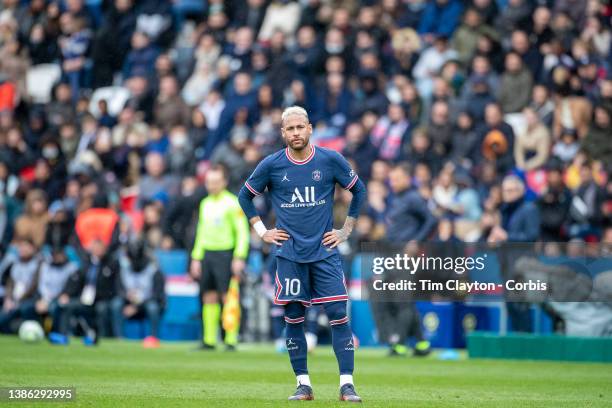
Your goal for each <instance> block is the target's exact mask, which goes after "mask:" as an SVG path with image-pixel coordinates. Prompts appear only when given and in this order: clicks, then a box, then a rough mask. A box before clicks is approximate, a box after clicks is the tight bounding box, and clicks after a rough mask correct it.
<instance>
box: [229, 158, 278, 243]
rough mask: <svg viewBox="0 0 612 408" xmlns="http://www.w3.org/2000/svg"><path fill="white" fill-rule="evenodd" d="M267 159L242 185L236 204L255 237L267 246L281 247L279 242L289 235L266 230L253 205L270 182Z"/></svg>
mask: <svg viewBox="0 0 612 408" xmlns="http://www.w3.org/2000/svg"><path fill="white" fill-rule="evenodd" d="M269 167H270V166H269V161H268V158H266V159H263V160H262V161H261V162H260V163H259V165H257V168H256V169H255V171H254V172H253V174H251V176H250V177H249V178H248V179H247V181H246V182H245V183H244V186H242V188H241V189H240V193H238V202H239V203H240V206H241V207H242V211H244V213H245V214H246V216H247V218H248V219H249V223H250V224H251V225H252V226H253V228H254V229H255V232H257V235H259V236H260V237H261V239H263V241H264V242H267V243H268V244H276V245H282V242H281V241H286V240H288V239H289V234H287V232H286V231H283V230H281V229H276V228H274V229H270V230H269V229H267V228H266V226H265V225H264V223H263V221H262V220H261V218H260V217H259V215H258V214H257V209H256V208H255V205H254V204H253V198H255V197H257V196H259V195H261V194H263V191H264V190H265V189H266V187H267V186H268V184H269V182H270V168H269Z"/></svg>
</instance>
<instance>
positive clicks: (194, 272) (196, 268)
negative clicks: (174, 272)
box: [189, 259, 202, 279]
mask: <svg viewBox="0 0 612 408" xmlns="http://www.w3.org/2000/svg"><path fill="white" fill-rule="evenodd" d="M189 275H190V276H191V277H192V278H193V279H200V276H202V263H201V262H200V261H198V260H197V259H192V260H191V265H189Z"/></svg>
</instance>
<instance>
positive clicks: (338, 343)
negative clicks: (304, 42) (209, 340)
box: [238, 106, 366, 402]
mask: <svg viewBox="0 0 612 408" xmlns="http://www.w3.org/2000/svg"><path fill="white" fill-rule="evenodd" d="M281 121H282V124H281V133H282V137H283V140H284V141H285V143H286V144H287V148H286V149H283V150H280V151H278V152H276V153H274V154H271V155H269V156H267V157H266V158H264V159H263V160H262V161H261V163H259V165H258V166H257V168H256V169H255V171H254V172H253V174H252V175H251V176H250V177H249V179H248V180H247V181H246V183H245V185H244V187H242V189H241V190H240V194H239V196H238V199H239V201H240V205H241V206H242V208H243V210H244V212H245V214H246V215H247V217H248V218H249V222H250V223H251V225H252V226H253V228H254V229H255V231H256V232H257V234H258V235H259V236H260V237H262V239H263V240H264V241H265V242H267V243H270V244H275V245H276V248H277V249H276V260H277V270H276V276H275V281H276V291H275V298H274V303H276V304H279V305H283V306H284V308H285V322H286V323H287V340H286V344H287V350H288V352H289V358H290V360H291V365H292V367H293V371H294V372H295V375H296V377H297V389H296V391H295V393H294V394H293V395H292V396H290V397H289V400H312V399H314V395H313V391H312V386H311V383H310V378H309V376H308V368H307V362H306V359H307V345H306V338H305V335H304V315H305V311H306V307H307V306H310V305H317V304H321V305H323V307H324V309H325V312H326V313H327V316H328V318H329V323H330V325H331V330H332V341H333V348H334V352H335V354H336V358H337V360H338V366H339V369H340V400H342V401H352V402H360V401H361V398H360V397H359V396H358V395H357V393H356V392H355V387H354V385H353V366H354V350H355V348H354V344H353V335H352V331H351V328H350V325H349V323H348V316H347V300H348V294H347V290H346V285H345V281H344V273H343V271H342V262H341V260H340V256H339V254H338V250H337V246H338V244H340V243H342V242H344V241H346V240H347V238H348V236H349V235H350V233H351V231H352V230H353V227H354V225H355V220H356V218H357V216H358V214H359V208H360V206H361V205H362V204H363V202H364V200H365V195H366V194H365V187H364V185H363V183H362V182H361V181H360V180H359V178H358V177H357V175H356V174H355V172H354V171H353V170H352V169H351V167H350V166H349V164H348V162H347V161H346V160H345V159H344V158H343V157H342V156H341V155H340V154H339V153H337V152H335V151H332V150H328V149H324V148H321V147H315V146H314V145H312V144H311V143H310V136H311V134H312V125H311V124H310V122H309V120H308V113H307V112H306V110H304V109H303V108H301V107H299V106H292V107H289V108H287V109H285V111H284V112H283V114H282V117H281ZM336 183H338V184H340V185H341V186H342V187H343V188H345V189H347V190H350V191H351V192H352V193H353V199H352V201H351V205H350V208H349V212H348V216H347V218H346V221H345V223H344V226H343V227H342V229H339V230H337V229H332V223H333V216H332V215H333V214H332V212H333V198H334V190H335V186H336ZM266 188H267V189H268V192H269V194H270V198H271V201H272V206H273V208H274V211H275V213H276V227H275V228H272V229H269V230H268V229H267V228H266V227H265V226H264V224H263V222H262V221H261V219H260V218H259V216H258V215H257V212H256V210H255V206H254V205H253V203H252V199H253V197H255V196H259V195H261V194H262V193H263V192H264V190H265V189H266Z"/></svg>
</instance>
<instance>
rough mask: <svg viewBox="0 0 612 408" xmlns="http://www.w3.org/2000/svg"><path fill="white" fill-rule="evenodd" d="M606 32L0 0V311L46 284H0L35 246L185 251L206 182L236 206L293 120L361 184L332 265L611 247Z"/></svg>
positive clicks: (480, 18) (529, 20)
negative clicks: (448, 245) (352, 219)
mask: <svg viewBox="0 0 612 408" xmlns="http://www.w3.org/2000/svg"><path fill="white" fill-rule="evenodd" d="M611 23H612V7H611V6H610V5H609V4H608V2H606V1H599V0H556V1H554V0H404V1H400V0H383V1H382V2H375V1H353V0H344V1H335V0H302V1H299V2H298V1H288V0H280V1H276V0H274V1H267V0H237V1H220V0H209V1H206V2H205V1H190V0H176V1H172V2H171V1H168V0H114V1H110V0H108V1H107V0H104V1H85V0H65V1H49V0H32V1H19V0H3V1H2V2H1V4H0V244H1V245H0V253H2V254H6V255H4V257H3V258H4V261H3V263H2V265H3V266H2V268H3V270H2V271H0V274H2V276H3V279H2V286H1V287H4V286H6V285H7V284H10V286H11V295H12V296H11V297H14V295H16V294H17V293H16V292H19V294H20V297H14V298H13V299H10V297H9V296H6V297H5V300H4V304H3V311H2V313H3V314H4V315H6V314H7V313H8V312H9V311H11V310H14V309H15V308H16V307H18V306H19V304H20V303H23V302H24V301H26V300H28V299H30V300H32V301H33V300H34V299H39V298H45V299H46V296H47V294H46V293H45V291H52V292H53V293H56V294H59V293H60V292H61V291H62V289H57V290H56V289H55V287H56V286H61V285H59V284H57V283H56V284H51V283H49V282H46V283H45V282H43V281H42V277H43V274H41V275H40V276H41V278H40V279H41V280H40V281H39V282H38V283H36V282H34V281H32V279H33V276H35V275H33V274H30V273H28V272H27V271H30V270H31V268H28V267H27V265H26V266H24V265H22V266H23V269H24V270H26V272H25V273H24V276H27V277H29V278H24V281H23V282H9V281H10V280H11V279H9V276H10V273H9V274H7V273H4V272H5V270H6V269H7V268H8V266H7V265H13V268H14V264H15V263H21V264H28V263H29V262H30V260H32V259H38V255H37V254H42V253H43V252H44V253H46V254H53V255H52V256H51V257H50V258H49V259H47V260H46V261H45V262H47V263H48V264H50V265H52V266H53V265H55V266H57V265H61V264H62V262H64V263H65V262H66V261H65V259H64V258H66V256H65V254H63V252H64V248H66V247H70V248H76V249H75V250H76V252H77V253H78V255H79V256H81V257H82V259H94V258H96V259H97V257H100V258H103V257H104V256H105V255H104V254H106V253H111V254H113V253H119V252H120V249H121V248H122V247H123V246H126V245H127V243H128V241H129V240H130V237H132V236H136V235H138V236H140V237H141V239H142V240H143V241H144V242H145V243H146V245H147V246H148V247H149V248H153V249H185V250H186V251H190V250H191V246H192V245H193V237H194V233H195V231H194V229H195V225H196V220H197V211H198V204H199V202H200V200H201V199H202V198H203V197H204V196H205V194H206V192H205V191H204V188H203V180H204V179H205V175H206V170H207V169H208V167H210V166H211V165H212V164H217V163H220V164H223V165H225V166H226V167H227V168H228V169H229V190H230V191H232V192H234V193H237V192H238V190H239V189H240V188H241V187H242V185H243V183H244V180H245V179H246V178H247V177H248V175H249V174H250V173H251V172H252V171H253V170H254V168H255V166H256V165H257V163H258V162H259V161H260V160H261V159H262V158H263V157H264V156H265V155H267V154H269V153H271V152H274V151H276V150H278V149H280V148H282V147H283V144H282V140H281V138H280V117H281V112H282V110H283V108H285V107H287V106H291V105H300V106H303V107H304V108H306V110H307V111H308V113H309V115H310V120H311V122H312V123H313V126H314V133H313V136H312V140H313V141H314V142H315V144H317V145H319V146H324V147H328V148H331V149H335V150H338V151H340V152H342V153H343V155H344V156H345V157H346V158H347V159H349V160H350V161H351V163H352V165H353V166H354V169H355V170H356V172H357V174H359V176H360V178H361V179H362V180H363V181H364V183H366V186H367V191H368V201H367V205H366V206H365V207H366V208H365V209H364V211H363V213H362V215H361V216H360V218H359V220H358V224H357V227H356V230H355V232H354V234H353V238H352V240H351V241H350V242H351V247H350V248H349V249H348V250H347V251H345V253H350V252H351V251H352V252H355V251H358V249H359V244H360V243H361V242H369V241H378V240H389V241H393V242H408V241H412V240H426V239H437V240H443V241H447V240H458V241H469V242H478V241H480V242H487V241H488V242H502V241H524V242H532V241H537V240H545V241H559V242H566V241H580V242H608V243H609V242H612V223H611V221H612V177H611V176H612V31H611ZM54 67H55V69H56V71H57V72H56V71H54V70H53V68H54ZM43 69H46V71H45V70H43ZM36 72H49V73H53V72H56V73H57V75H56V76H57V81H55V82H54V83H52V87H51V88H50V89H49V94H48V95H45V94H44V92H41V87H43V85H42V84H43V82H45V79H47V80H48V77H44V76H43V77H41V76H38V77H37V76H35V75H34V74H35V73H36ZM33 78H38V79H37V81H40V82H34V83H33V82H32V81H34V79H33ZM41 93H42V95H41ZM258 200H259V201H256V205H257V207H258V210H259V211H260V213H262V214H266V213H268V212H269V203H267V202H266V201H265V198H263V197H259V198H258ZM349 202H350V193H347V192H345V191H338V194H337V199H336V211H335V216H336V217H337V220H338V222H339V223H341V222H342V221H343V220H344V217H345V215H346V211H347V207H348V203H349ZM92 211H93V213H92ZM92 214H94V215H95V216H93V217H92ZM270 217H271V216H270V215H268V218H267V219H266V225H273V221H272V219H271V218H270ZM92 219H93V220H94V221H92ZM115 226H117V227H116V228H115ZM92 234H93V235H96V236H94V237H92V236H91V235H92ZM98 234H99V236H98ZM96 237H98V238H100V240H97V239H96ZM92 240H93V241H94V242H96V243H98V244H100V245H99V246H100V247H99V248H98V247H97V245H85V243H89V242H90V241H92ZM251 241H252V242H251V245H252V248H253V249H254V250H257V251H261V250H262V245H261V241H260V240H259V239H258V237H257V236H256V235H255V234H253V236H252V240H251ZM11 246H12V247H14V248H18V249H9V248H10V247H11ZM44 248H47V251H46V252H45V251H44V250H43V249H44ZM83 248H87V249H86V250H84V249H83ZM96 251H98V252H99V253H96V254H93V253H92V252H96ZM263 251H264V252H266V251H267V249H266V248H263ZM266 253H267V252H266ZM56 258H57V259H56ZM108 262H109V263H112V262H118V261H116V260H115V259H113V260H108ZM84 264H85V265H87V262H84ZM110 268H111V269H113V268H114V267H112V266H111V267H110ZM79 273H80V275H79V276H80V277H81V279H82V280H83V282H80V285H81V286H87V270H86V268H85V269H84V270H83V271H81V272H79ZM60 275H61V276H63V278H61V279H64V280H65V281H68V280H69V279H70V278H69V277H68V276H72V275H70V274H69V273H66V274H60V273H58V274H57V276H58V279H60V278H59V276H60ZM36 276H37V275H36ZM151 276H154V274H152V275H151ZM28 279H29V280H28ZM18 283H19V284H18ZM73 283H74V282H73ZM76 284H79V283H78V282H77V283H76ZM24 285H25V286H24ZM37 286H38V289H37ZM17 289H19V290H17ZM0 291H1V292H0V297H1V295H2V294H3V292H4V289H0ZM150 292H151V293H150V296H151V297H155V295H154V293H155V289H154V288H153V287H151V288H150ZM62 293H63V292H62ZM116 295H117V294H114V293H109V294H108V301H109V302H108V304H106V303H105V304H104V307H106V308H112V305H111V304H110V302H111V300H112V298H113V296H116ZM48 300H49V305H51V303H52V301H53V300H54V299H48ZM64 300H66V302H68V300H67V299H64ZM157 303H158V306H159V305H161V304H163V299H159V300H158V301H157ZM36 305H37V306H36V310H39V309H38V307H39V306H38V303H37V304H36ZM49 305H48V306H49ZM44 309H45V308H43V307H42V306H40V311H44ZM47 309H48V307H47ZM153 314H154V313H153Z"/></svg>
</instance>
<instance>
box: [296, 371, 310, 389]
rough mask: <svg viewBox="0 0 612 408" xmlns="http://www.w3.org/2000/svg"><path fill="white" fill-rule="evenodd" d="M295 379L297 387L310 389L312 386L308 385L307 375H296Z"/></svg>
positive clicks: (308, 378)
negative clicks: (305, 386) (304, 386)
mask: <svg viewBox="0 0 612 408" xmlns="http://www.w3.org/2000/svg"><path fill="white" fill-rule="evenodd" d="M295 378H296V379H297V385H307V386H309V387H312V385H310V377H309V376H308V374H302V375H298V376H296V377H295Z"/></svg>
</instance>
